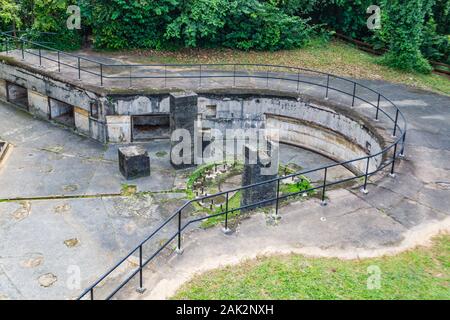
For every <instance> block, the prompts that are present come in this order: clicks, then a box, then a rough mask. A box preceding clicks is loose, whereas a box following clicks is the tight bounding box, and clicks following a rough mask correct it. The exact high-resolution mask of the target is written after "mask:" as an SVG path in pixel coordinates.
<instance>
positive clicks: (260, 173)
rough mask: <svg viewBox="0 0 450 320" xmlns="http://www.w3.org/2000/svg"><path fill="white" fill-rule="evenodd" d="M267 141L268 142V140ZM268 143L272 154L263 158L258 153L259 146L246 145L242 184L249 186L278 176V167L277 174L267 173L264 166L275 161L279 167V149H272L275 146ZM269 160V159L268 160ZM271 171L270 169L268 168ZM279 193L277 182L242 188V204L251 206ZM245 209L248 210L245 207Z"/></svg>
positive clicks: (256, 206) (269, 152)
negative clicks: (267, 157)
mask: <svg viewBox="0 0 450 320" xmlns="http://www.w3.org/2000/svg"><path fill="white" fill-rule="evenodd" d="M266 143H267V142H266ZM267 145H268V152H267V153H268V155H270V158H269V159H262V156H261V154H260V153H258V150H257V148H255V146H249V145H246V146H244V155H245V160H244V171H243V173H242V186H248V185H252V184H256V183H260V182H264V181H270V180H273V179H275V178H276V177H277V176H278V170H277V169H276V173H275V174H267V172H266V170H264V168H269V167H270V166H271V165H272V163H270V159H271V161H275V162H274V164H275V163H276V168H278V159H275V157H278V151H277V150H274V149H272V148H273V146H272V144H271V143H267ZM267 160H269V161H267ZM267 171H270V170H267ZM276 194H277V182H276V181H274V182H268V183H264V184H261V185H258V186H255V187H252V188H247V189H244V190H242V198H241V206H249V205H253V204H256V203H259V202H262V201H264V200H269V199H274V198H275V197H276ZM272 203H274V201H270V202H266V203H263V204H260V205H255V206H254V207H250V208H249V209H247V210H251V209H254V208H259V207H264V206H268V205H271V204H272ZM244 211H246V210H245V209H244Z"/></svg>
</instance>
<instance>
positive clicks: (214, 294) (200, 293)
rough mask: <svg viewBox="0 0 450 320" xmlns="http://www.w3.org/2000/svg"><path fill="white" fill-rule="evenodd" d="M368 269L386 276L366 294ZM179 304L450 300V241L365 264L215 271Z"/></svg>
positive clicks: (274, 261) (320, 262)
mask: <svg viewBox="0 0 450 320" xmlns="http://www.w3.org/2000/svg"><path fill="white" fill-rule="evenodd" d="M369 266H377V267H379V270H381V281H380V288H379V289H372V290H368V289H367V279H368V277H369V276H370V275H371V274H369V273H368V267H369ZM174 298H175V299H446V300H448V299H450V235H441V236H438V237H436V238H434V240H433V242H432V246H430V247H419V248H417V249H414V250H411V251H407V252H404V253H401V254H399V255H396V256H387V257H381V258H373V259H363V260H339V259H334V258H333V259H332V258H307V257H304V256H301V255H294V254H292V255H286V256H273V257H264V258H258V259H256V260H251V261H247V262H244V263H242V264H240V265H236V266H230V267H226V268H223V269H219V270H214V271H211V272H208V273H206V274H203V275H200V276H198V277H196V278H195V279H194V280H192V281H191V282H189V283H187V284H185V285H184V286H183V287H182V288H181V289H180V290H179V291H178V292H177V294H176V295H175V296H174Z"/></svg>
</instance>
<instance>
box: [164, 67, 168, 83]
mask: <svg viewBox="0 0 450 320" xmlns="http://www.w3.org/2000/svg"><path fill="white" fill-rule="evenodd" d="M164 88H167V64H165V65H164Z"/></svg>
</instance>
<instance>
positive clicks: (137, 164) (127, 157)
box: [119, 146, 150, 180]
mask: <svg viewBox="0 0 450 320" xmlns="http://www.w3.org/2000/svg"><path fill="white" fill-rule="evenodd" d="M119 169H120V172H121V173H122V175H123V176H124V177H125V178H126V179H127V180H128V179H135V178H140V177H146V176H149V175H150V157H149V156H148V152H147V150H145V149H144V148H142V147H141V146H129V147H123V148H119Z"/></svg>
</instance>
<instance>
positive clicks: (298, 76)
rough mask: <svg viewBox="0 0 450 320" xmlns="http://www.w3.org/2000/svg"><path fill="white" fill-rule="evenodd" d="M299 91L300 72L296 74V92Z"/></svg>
mask: <svg viewBox="0 0 450 320" xmlns="http://www.w3.org/2000/svg"><path fill="white" fill-rule="evenodd" d="M299 91H300V71H298V72H297V92H299Z"/></svg>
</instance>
